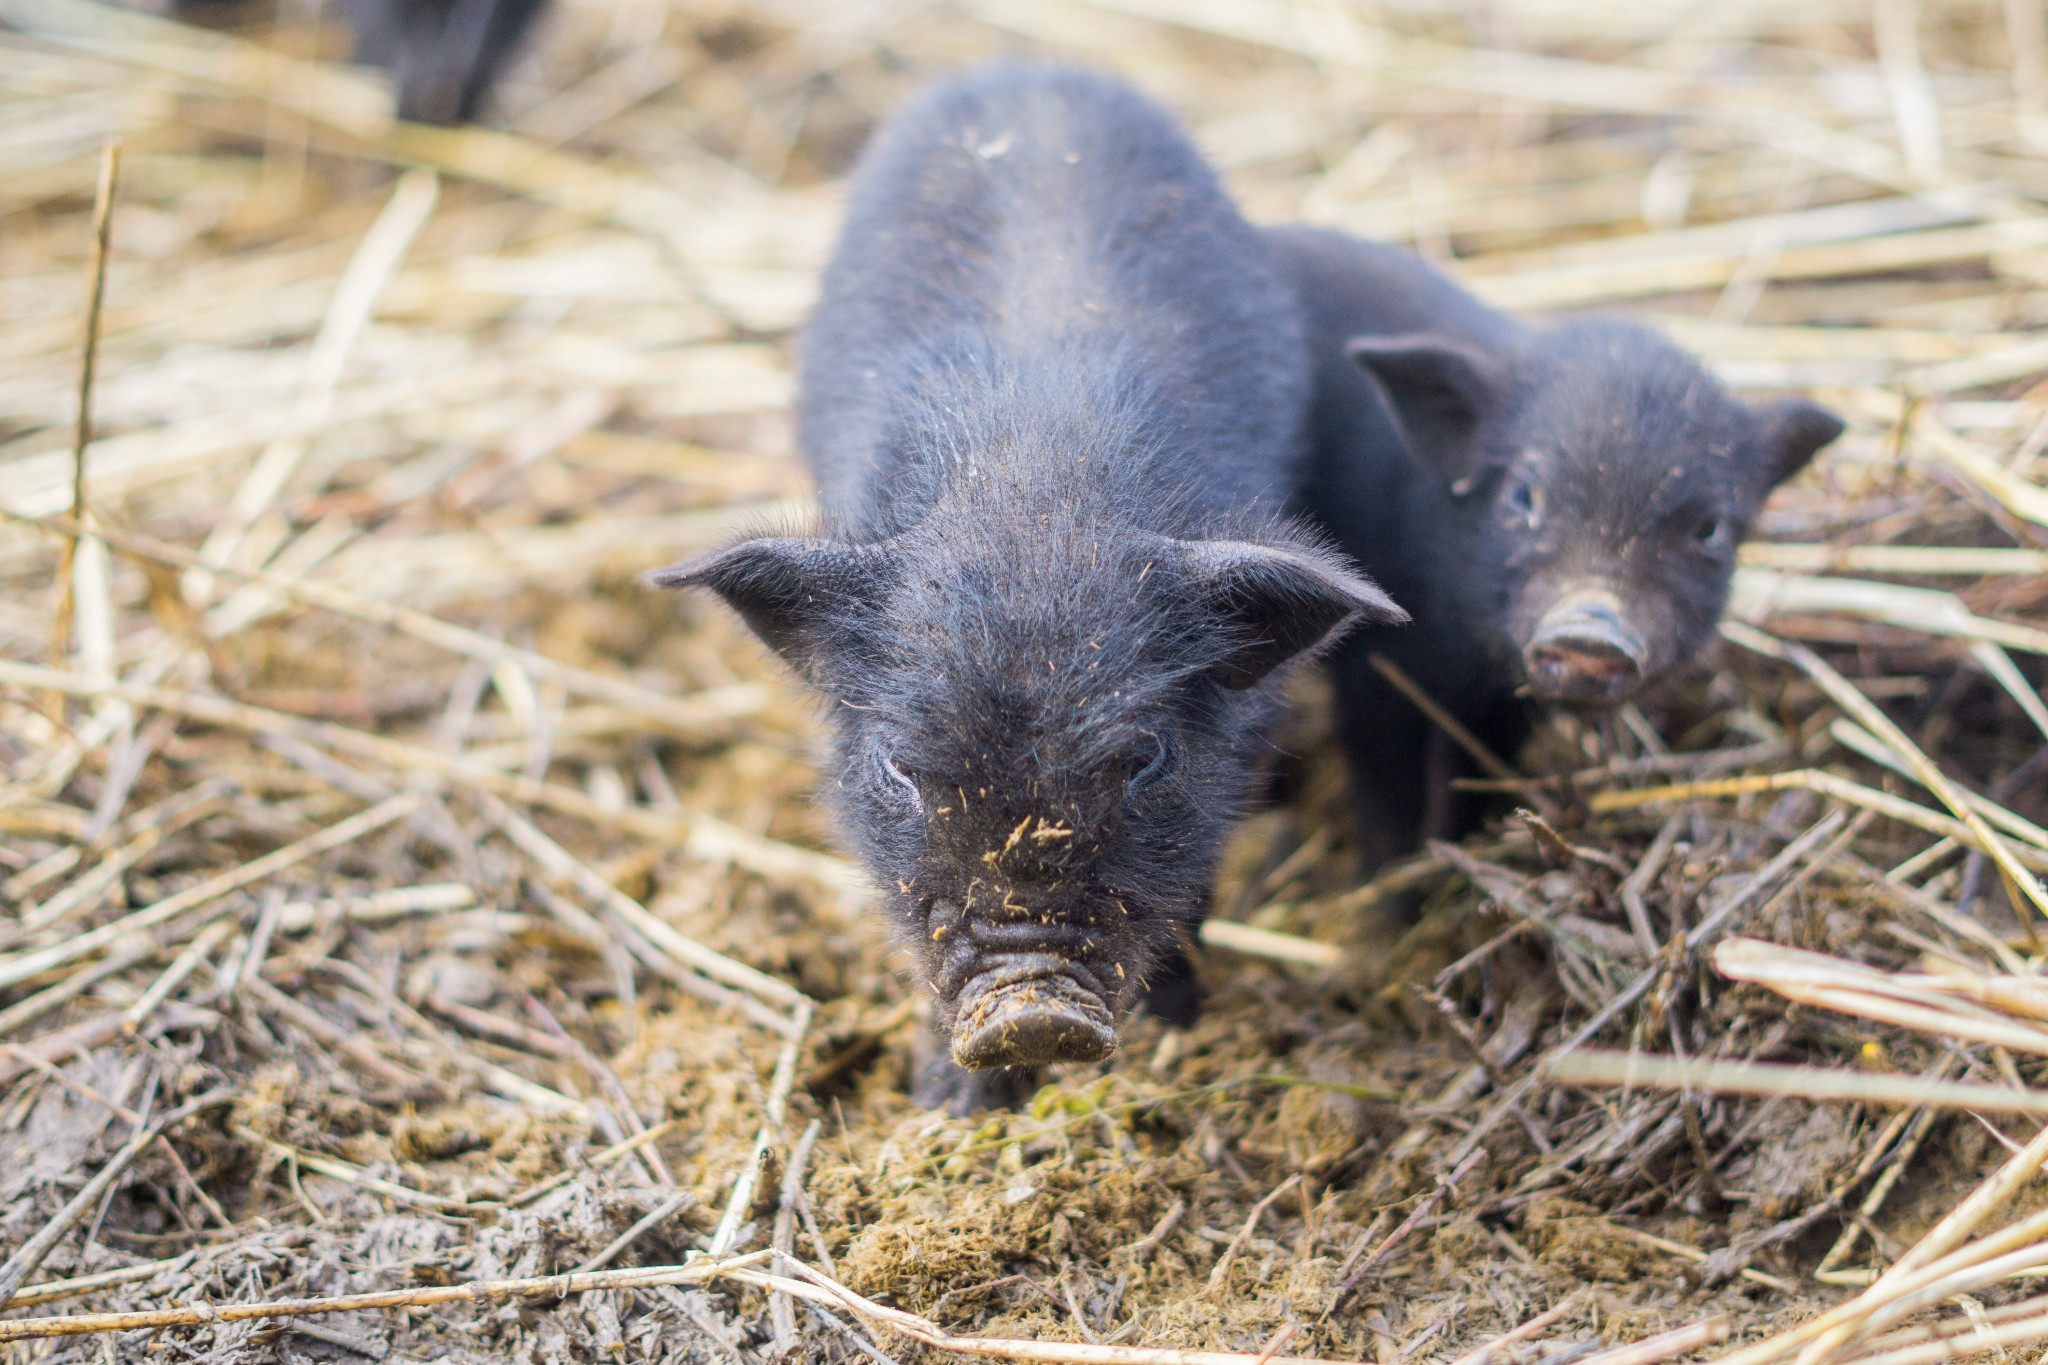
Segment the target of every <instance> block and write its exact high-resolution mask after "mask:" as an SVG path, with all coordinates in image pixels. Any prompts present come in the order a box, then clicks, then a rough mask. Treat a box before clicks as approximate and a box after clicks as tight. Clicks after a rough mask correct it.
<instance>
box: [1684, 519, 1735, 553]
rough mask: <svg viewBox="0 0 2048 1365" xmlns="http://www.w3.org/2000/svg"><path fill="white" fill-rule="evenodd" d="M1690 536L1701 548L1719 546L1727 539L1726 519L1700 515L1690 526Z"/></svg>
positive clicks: (1716, 547) (1715, 547)
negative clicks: (1691, 526)
mask: <svg viewBox="0 0 2048 1365" xmlns="http://www.w3.org/2000/svg"><path fill="white" fill-rule="evenodd" d="M1692 538H1693V540H1695V541H1696V542H1698V544H1699V545H1700V547H1701V548H1702V549H1718V548H1720V546H1721V545H1723V544H1724V543H1726V541H1727V539H1728V519H1727V518H1726V517H1717V516H1705V517H1701V518H1700V519H1699V521H1698V522H1697V523H1696V524H1695V525H1694V526H1693V528H1692Z"/></svg>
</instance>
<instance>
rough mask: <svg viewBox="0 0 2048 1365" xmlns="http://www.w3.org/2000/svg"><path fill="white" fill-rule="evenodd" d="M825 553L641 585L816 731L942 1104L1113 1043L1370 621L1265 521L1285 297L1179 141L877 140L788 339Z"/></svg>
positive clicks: (1067, 99)
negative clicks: (734, 628)
mask: <svg viewBox="0 0 2048 1365" xmlns="http://www.w3.org/2000/svg"><path fill="white" fill-rule="evenodd" d="M802 357H803V373H802V380H801V389H800V393H799V399H798V411H797V416H798V425H799V433H800V437H801V441H802V445H803V450H804V454H805V456H806V458H807V459H808V460H809V462H810V465H811V467H812V470H813V472H814V473H815V474H816V476H817V480H818V486H819V493H820V495H821V499H822V502H823V504H824V510H825V517H824V520H823V523H822V524H821V525H820V526H819V527H818V528H817V529H816V530H815V531H814V532H813V533H811V534H808V535H801V536H790V537H778V536H770V537H762V538H758V539H753V540H747V541H742V542H741V543H739V544H737V545H734V546H732V547H731V548H729V549H726V550H723V551H720V552H717V553H715V554H712V555H710V556H708V557H706V558H703V559H700V560H696V561H693V562H691V563H688V564H684V565H681V566H679V567H677V568H676V569H673V570H668V571H665V572H663V573H662V574H659V575H657V576H656V581H657V582H660V583H663V584H667V585H671V586H681V585H688V584H695V585H702V586H704V587H708V588H710V589H712V590H713V591H715V592H717V593H718V594H720V595H721V596H722V597H724V598H725V600H726V601H727V602H729V603H730V604H731V605H732V606H733V607H734V608H736V609H737V610H738V611H739V613H740V615H741V616H742V617H744V618H745V620H746V621H747V623H748V624H749V625H750V626H751V627H752V628H753V630H754V631H755V633H756V634H758V635H759V636H760V637H761V638H762V639H763V640H764V641H766V642H767V643H768V644H769V645H770V646H772V647H773V648H774V649H775V650H776V651H778V652H779V653H780V654H781V655H782V656H783V657H784V658H785V659H787V660H788V661H789V662H790V663H791V664H793V665H794V666H795V667H796V668H797V669H798V670H799V671H800V672H802V673H803V674H804V675H805V677H806V678H807V679H808V680H809V681H810V682H811V683H812V684H813V685H814V686H815V687H816V688H817V689H818V690H819V691H820V692H822V693H823V695H824V696H825V698H826V699H827V700H828V702H829V703H830V705H831V708H832V709H831V712H830V715H831V719H832V722H833V728H834V731H835V734H834V737H833V747H832V753H831V757H830V760H829V771H828V773H827V775H826V788H827V791H828V792H829V793H830V795H831V796H832V798H833V800H834V802H835V804H836V805H837V806H838V810H839V815H840V820H841V824H842V825H843V827H844V829H845V831H846V833H847V835H848V836H849V838H850V840H851V842H852V843H853V845H854V846H855V848H856V849H857V850H858V852H859V853H860V856H861V858H862V861H863V862H864V863H865V864H866V866H867V868H868V870H869V872H870V873H871V875H872V876H873V878H874V880H875V883H876V885H877V886H878V887H879V888H880V890H881V892H882V897H883V900H884V902H885V904H886V906H887V908H888V910H889V912H890V914H891V916H892V918H893V919H894V921H895V923H896V926H897V928H898V930H899V932H900V934H901V935H902V937H903V939H904V940H905V942H906V943H907V944H908V945H909V946H910V948H911V949H912V951H913V956H914V959H915V962H916V964H917V967H918V972H919V975H920V977H921V978H922V979H923V981H924V983H925V985H926V986H928V987H929V989H930V990H931V992H932V994H933V997H934V1000H935V1003H936V1016H937V1020H938V1024H939V1028H940V1031H941V1032H940V1038H941V1040H942V1041H943V1043H944V1044H945V1046H944V1048H943V1049H942V1051H943V1053H944V1054H945V1055H942V1056H941V1057H940V1058H939V1059H938V1060H937V1061H936V1063H935V1064H934V1065H933V1066H932V1067H930V1068H929V1069H928V1070H927V1071H926V1073H925V1075H924V1076H923V1078H922V1079H921V1082H920V1090H919V1093H920V1097H921V1098H922V1099H923V1100H924V1101H925V1102H926V1103H938V1104H948V1105H951V1106H952V1107H955V1108H958V1109H966V1108H969V1107H972V1106H974V1105H976V1104H980V1103H986V1102H990V1101H998V1102H1000V1101H1008V1100H1013V1099H1015V1098H1017V1097H1018V1093H1019V1090H1020V1088H1021V1085H1022V1084H1026V1083H1028V1082H1029V1078H1030V1076H1031V1073H1032V1069H1033V1068H1035V1067H1037V1066H1039V1065H1041V1064H1044V1063H1050V1062H1059V1061H1093V1060H1097V1059H1100V1058H1102V1057H1105V1056H1107V1055H1108V1054H1109V1053H1110V1051H1111V1050H1112V1049H1113V1048H1114V1046H1115V1044H1116V1038H1117V1024H1118V1019H1119V1016H1120V1014H1121V1013H1122V1012H1123V1010H1124V1009H1125V1008H1126V1007H1128V1006H1129V1005H1131V1004H1133V1003H1135V1002H1136V1001H1137V1000H1138V999H1139V998H1140V996H1141V994H1142V993H1143V992H1144V991H1145V989H1146V988H1147V986H1148V985H1149V986H1150V988H1151V990H1152V1002H1153V1004H1154V1007H1155V1008H1161V1007H1162V1006H1163V1008H1162V1012H1163V1013H1168V1014H1180V1015H1185V1014H1186V1013H1187V1012H1188V1011H1189V1010H1190V1008H1191V1007H1192V1004H1193V1000H1192V994H1191V992H1192V982H1191V981H1190V980H1189V979H1188V975H1187V973H1188V966H1187V963H1186V960H1185V959H1184V957H1183V956H1182V953H1181V947H1180V944H1181V942H1182V940H1183V937H1184V936H1185V935H1186V934H1187V933H1188V932H1189V931H1191V930H1192V929H1193V927H1194V926H1195V924H1196V923H1197V922H1198V921H1199V919H1200V917H1201V915H1202V911H1203V908H1204V902H1205V901H1206V899H1207V897H1208V893H1209V887H1210V881H1211V878H1212V877H1213V875H1214V870H1215V863H1216V858H1217V854H1218V851H1219V848H1220V845H1221V843H1222V840H1223V837H1224V835H1225V833H1226V832H1227V831H1228V830H1229V828H1230V826H1231V824H1232V822H1233V820H1234V818H1235V817H1236V815H1237V814H1238V812H1239V810H1240V808H1241V806H1242V804H1243V802H1244V800H1245V798H1246V797H1247V795H1248V793H1249V791H1250V789H1251V788H1252V785H1253V783H1254V779H1255V778H1256V776H1257V774H1258V771H1259V765H1260V763H1261V760H1262V759H1263V757H1264V756H1265V752H1266V741H1265V738H1264V736H1265V731H1266V727H1267V723H1268V722H1269V720H1270V719H1271V718H1272V717H1273V714H1274V712H1275V710H1276V708H1277V705H1278V700H1279V698H1278V689H1277V682H1278V675H1279V671H1280V670H1281V669H1282V666H1283V665H1285V664H1286V663H1287V662H1288V661H1289V660H1291V659H1293V658H1295V657H1296V656H1298V655H1300V654H1302V653H1303V652H1304V651H1306V650H1308V649H1310V648H1312V647H1313V646H1315V645H1316V644H1317V643H1318V642H1319V641H1321V640H1322V639H1323V638H1324V637H1325V636H1326V635H1328V634H1329V633H1330V632H1331V631H1333V630H1335V629H1337V628H1338V627H1340V626H1341V625H1342V624H1344V623H1345V622H1346V621H1348V620H1349V619H1351V618H1352V617H1354V616H1356V615H1360V614H1365V615H1369V616H1371V617H1372V618H1374V619H1377V620H1382V621H1386V620H1396V619H1400V613H1399V610H1398V609H1397V608H1395V607H1394V606H1393V604H1392V603H1390V602H1389V601H1388V600H1387V599H1386V597H1385V596H1384V595H1383V594H1381V593H1380V592H1379V591H1378V590H1377V589H1375V588H1374V587H1373V586H1372V585H1371V584H1370V583H1367V582H1365V581H1364V580H1363V579H1361V578H1360V577H1358V576H1357V575H1356V574H1355V573H1354V572H1352V571H1351V570H1350V569H1349V568H1348V567H1347V566H1345V565H1344V564H1343V562H1342V561H1341V560H1339V559H1338V558H1337V557H1336V556H1335V555H1333V554H1331V553H1330V552H1329V551H1327V550H1326V549H1324V548H1323V547H1322V546H1321V545H1320V544H1319V543H1318V542H1317V541H1316V540H1315V539H1314V538H1312V537H1311V536H1310V535H1308V534H1307V533H1305V532H1303V531H1301V530H1299V529H1296V528H1295V527H1293V526H1291V525H1290V524H1289V523H1288V522H1286V521H1285V520H1284V519H1283V517H1282V515H1281V514H1282V508H1283V505H1284V503H1285V501H1286V499H1287V497H1288V495H1289V492H1290V491H1291V490H1292V488H1293V487H1294V486H1295V484H1296V483H1297V482H1298V480H1299V478H1300V472H1301V471H1300V468H1299V465H1300V459H1301V428H1302V423H1303V419H1304V417H1305V415H1306V410H1307V403H1308V393H1309V386H1308V373H1307V370H1308V360H1307V352H1306V350H1305V347H1304V343H1303V339H1302V332H1301V324H1300V320H1299V315H1298V312H1297V310H1296V309H1295V307H1294V305H1293V299H1292V296H1291V294H1290V293H1289V291H1288V289H1287V286H1286V283H1285V281H1284V280H1282V278H1281V277H1280V275H1279V273H1278V271H1277V270H1276V269H1275V268H1274V266H1273V264H1272V262H1271V260H1270V259H1269V257H1268V255H1267V252H1266V248H1265V246H1264V244H1263V243H1262V241H1261V240H1260V238H1259V237H1258V235H1257V234H1256V233H1255V232H1254V231H1253V230H1252V229H1251V228H1250V227H1249V226H1248V225H1247V224H1246V223H1245V222H1244V220H1243V219H1242V218H1241V217H1239V215H1238V213H1237V210H1236V209H1235V208H1234V207H1233V206H1232V204H1231V203H1230V201H1229V200H1228V198H1227V197H1226V196H1225V195H1224V193H1223V191H1222V189H1221V188H1220V187H1219V186H1218V184H1217V183H1216V179H1215V177H1214V175H1213V174H1212V173H1211V172H1210V170H1209V169H1208V167H1207V166H1206V165H1204V164H1203V162H1202V160H1201V158H1200V156H1199V155H1198V154H1197V153H1196V152H1195V150H1194V148H1193V147H1192V146H1191V145H1190V144H1189V143H1188V141H1187V139H1186V138H1185V137H1184V136H1183V135H1182V134H1181V132H1180V131H1179V130H1178V129H1177V128H1176V127H1175V126H1174V125H1173V123H1172V121H1171V120H1170V119H1168V118H1167V116H1166V115H1165V114H1163V113H1161V112H1160V111H1159V110H1158V109H1157V108H1155V107H1154V106H1152V105H1151V104H1150V103H1148V102H1147V101H1145V100H1144V99H1143V98H1142V97H1140V96H1139V95H1138V94H1137V93H1135V92H1134V91H1132V90H1131V89H1129V88H1128V87H1126V86H1124V85H1122V84H1119V83H1117V82H1114V81H1110V80H1107V79H1105V78H1102V77H1098V76H1093V75H1089V74H1085V73H1081V72H1075V71H1066V70H1059V69H1049V68H1044V67H1033V66H1008V67H995V68H989V69H985V70H983V71H981V72H979V73H977V74H973V75H970V76H967V77H964V78H961V79H959V80H956V81H953V82H950V83H948V84H945V85H942V86H940V87H938V88H937V89H936V90H934V91H932V92H930V93H928V94H927V95H925V96H924V97H923V98H922V99H920V100H918V101H916V102H915V103H913V104H912V105H910V106H909V107H908V108H906V109H905V110H903V111H902V112H900V113H898V114H897V115H896V116H895V117H894V118H893V119H891V120H890V121H889V123H888V124H887V125H885V126H884V127H883V128H882V130H881V131H880V132H879V133H877V134H876V137H875V139H874V142H873V143H872V145H870V147H869V148H868V150H867V152H866V154H865V156H864V157H863V159H862V163H861V166H860V168H859V171H858V173H857V175H856V177H855V181H854V187H853V195H852V201H851V204H850V206H849V209H848V214H847V219H846V226H845V229H844V232H843V234H842V236H841V239H840V243H839V248H838V251H837V253H836V255H835V257H834V259H833V262H832V265H831V267H830V269H829V270H828V271H827V273H826V277H825V284H824V291H823V295H822V297H821V299H820V301H819V304H818V307H817V311H816V312H815V314H814V315H813V316H812V319H811V322H810V324H809V327H808V328H807V330H806V332H805V334H804V338H803V345H802Z"/></svg>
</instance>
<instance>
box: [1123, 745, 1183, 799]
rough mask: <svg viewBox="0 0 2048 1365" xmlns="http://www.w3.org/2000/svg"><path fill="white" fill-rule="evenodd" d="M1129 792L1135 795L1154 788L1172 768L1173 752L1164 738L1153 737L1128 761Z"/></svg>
mask: <svg viewBox="0 0 2048 1365" xmlns="http://www.w3.org/2000/svg"><path fill="white" fill-rule="evenodd" d="M1129 763H1130V774H1131V777H1130V783H1129V790H1130V792H1131V793H1132V794H1133V795H1135V794H1136V793H1138V792H1141V791H1144V790H1145V789H1146V788H1147V787H1151V786H1155V785H1157V784H1158V782H1159V780H1160V779H1161V778H1163V777H1165V776H1166V775H1167V773H1168V772H1170V771H1171V770H1172V767H1173V751H1172V749H1171V747H1170V746H1169V745H1168V743H1167V741H1166V739H1165V737H1164V736H1161V735H1153V736H1152V737H1151V739H1150V742H1149V743H1148V744H1145V745H1142V746H1140V747H1139V748H1138V749H1137V750H1135V751H1134V752H1133V753H1132V754H1131V756H1130V759H1129Z"/></svg>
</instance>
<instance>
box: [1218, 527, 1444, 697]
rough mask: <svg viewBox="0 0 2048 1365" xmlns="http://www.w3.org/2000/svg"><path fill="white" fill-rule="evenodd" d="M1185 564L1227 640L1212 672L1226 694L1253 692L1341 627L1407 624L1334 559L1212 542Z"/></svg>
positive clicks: (1362, 578) (1316, 553)
mask: <svg viewBox="0 0 2048 1365" xmlns="http://www.w3.org/2000/svg"><path fill="white" fill-rule="evenodd" d="M1183 562H1184V564H1185V568H1186V572H1187V575H1188V578H1189V580H1190V581H1191V582H1192V584H1193V585H1194V587H1195V590H1196V592H1197V593H1199V594H1200V595H1201V597H1202V598H1203V600H1204V602H1205V603H1206V605H1207V607H1208V611H1209V617H1210V621H1211V622H1212V627H1213V629H1215V630H1216V631H1217V633H1218V634H1219V635H1220V636H1221V637H1222V638H1223V639H1224V640H1226V641H1227V642H1228V644H1227V646H1226V649H1225V652H1224V654H1223V656H1222V657H1221V658H1219V659H1218V660H1216V661H1215V662H1214V663H1213V664H1211V665H1210V667H1209V672H1210V675H1211V676H1212V677H1214V678H1215V679H1216V681H1218V682H1220V683H1222V684H1223V685H1224V686H1225V687H1228V688H1233V689H1238V690H1242V689H1243V688H1247V687H1251V686H1253V685H1254V684H1256V683H1257V682H1258V681H1259V680H1260V679H1262V678H1264V677H1265V676H1266V675H1267V674H1268V673H1271V672H1272V671H1273V670H1274V669H1276V668H1278V667H1279V666H1280V665H1281V664H1283V663H1286V662H1287V661H1288V660H1289V659H1291V658H1293V657H1294V656H1295V655H1297V654H1300V653H1301V652H1302V651H1303V650H1306V649H1310V648H1313V647H1314V646H1315V645H1317V644H1319V643H1320V642H1321V641H1322V640H1323V639H1325V638H1326V637H1328V636H1329V635H1330V634H1331V633H1332V632H1334V631H1336V630H1337V629H1338V627H1340V626H1344V625H1348V624H1350V623H1352V622H1354V621H1360V620H1363V621H1371V622H1374V623H1377V624H1383V625H1395V624H1399V623H1400V622H1403V621H1406V620H1407V619H1408V613H1407V612H1405V611H1403V610H1401V608H1399V607H1398V606H1396V605H1394V599H1393V598H1391V597H1389V596H1387V595H1386V594H1385V593H1384V592H1381V591H1380V590H1379V588H1378V587H1376V586H1375V585H1374V584H1373V582H1372V581H1371V580H1370V579H1368V578H1366V577H1365V576H1364V575H1363V574H1360V573H1357V572H1354V571H1353V570H1351V569H1348V568H1346V567H1345V566H1344V565H1343V563H1342V562H1341V561H1340V560H1339V559H1338V557H1337V556H1335V555H1332V554H1325V553H1322V552H1320V551H1315V550H1307V549H1274V548H1271V547H1268V546H1264V545H1253V544H1250V543H1247V542H1244V541H1228V540H1209V541H1195V542H1190V543H1187V544H1186V545H1185V557H1184V561H1183Z"/></svg>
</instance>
